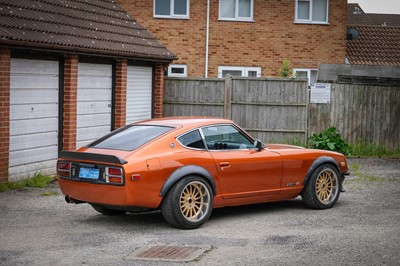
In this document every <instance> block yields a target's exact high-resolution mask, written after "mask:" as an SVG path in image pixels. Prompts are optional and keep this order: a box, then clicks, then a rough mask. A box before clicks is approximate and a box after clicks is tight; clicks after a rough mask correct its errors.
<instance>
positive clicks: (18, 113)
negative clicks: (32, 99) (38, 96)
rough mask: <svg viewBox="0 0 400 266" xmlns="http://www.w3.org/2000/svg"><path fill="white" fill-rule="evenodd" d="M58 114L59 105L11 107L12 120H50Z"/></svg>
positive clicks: (21, 105) (19, 105) (20, 105)
mask: <svg viewBox="0 0 400 266" xmlns="http://www.w3.org/2000/svg"><path fill="white" fill-rule="evenodd" d="M57 112H58V104H57V103H53V104H18V105H11V106H10V119H15V120H19V119H36V118H48V117H49V116H51V115H52V114H56V113H57Z"/></svg>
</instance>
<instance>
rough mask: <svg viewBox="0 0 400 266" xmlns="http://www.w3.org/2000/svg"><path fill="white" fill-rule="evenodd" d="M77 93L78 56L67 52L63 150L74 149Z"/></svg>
mask: <svg viewBox="0 0 400 266" xmlns="http://www.w3.org/2000/svg"><path fill="white" fill-rule="evenodd" d="M77 93H78V56H77V55H74V54H67V55H66V56H65V64H64V121H63V147H62V149H64V150H75V149H76V114H77V110H76V109H77Z"/></svg>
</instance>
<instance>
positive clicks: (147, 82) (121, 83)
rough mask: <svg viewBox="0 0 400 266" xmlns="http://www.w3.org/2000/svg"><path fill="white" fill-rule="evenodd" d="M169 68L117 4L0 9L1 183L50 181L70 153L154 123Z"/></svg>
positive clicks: (25, 4)
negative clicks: (128, 127) (129, 126)
mask: <svg viewBox="0 0 400 266" xmlns="http://www.w3.org/2000/svg"><path fill="white" fill-rule="evenodd" d="M175 58H176V56H175V55H174V54H173V53H172V52H170V51H169V50H168V49H167V48H166V47H165V46H164V45H162V44H160V43H159V42H158V41H157V40H156V39H155V38H154V36H153V35H151V34H150V33H149V32H148V31H147V30H146V29H145V28H143V27H142V26H141V25H140V24H139V23H138V22H137V21H136V20H135V19H134V18H133V17H131V16H130V15H128V14H127V12H126V11H125V10H124V9H123V8H121V7H120V6H119V5H118V4H116V3H115V1H111V0H109V1H86V2H84V1H73V0H67V1H61V0H53V1H46V0H37V1H8V0H1V1H0V110H1V112H0V117H1V121H0V139H1V142H0V182H7V181H18V180H21V179H25V178H27V177H31V176H33V175H34V174H35V173H37V172H38V171H41V172H42V173H43V174H52V173H54V172H55V160H56V158H57V157H58V153H59V151H60V150H62V149H67V150H71V149H75V148H77V147H80V146H83V145H85V144H86V143H89V142H91V141H92V140H94V139H96V138H98V137H100V136H102V135H104V134H106V133H108V132H110V131H111V130H113V129H115V128H118V127H121V126H124V125H125V124H126V123H130V122H133V121H136V120H141V119H146V118H151V117H160V116H162V100H163V80H164V69H165V68H166V67H167V65H168V64H169V63H170V62H171V61H172V60H174V59H175Z"/></svg>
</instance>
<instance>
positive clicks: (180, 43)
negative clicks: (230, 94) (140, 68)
mask: <svg viewBox="0 0 400 266" xmlns="http://www.w3.org/2000/svg"><path fill="white" fill-rule="evenodd" d="M118 3H120V4H121V5H122V6H123V7H124V8H125V9H126V10H127V11H128V12H129V13H130V14H132V15H133V16H134V17H135V18H136V19H137V20H138V22H139V23H140V24H142V25H143V26H144V27H145V28H147V29H148V30H149V31H150V32H151V33H153V34H154V35H155V36H156V37H157V38H158V40H159V41H161V42H162V43H164V44H165V45H166V46H167V47H168V48H169V49H171V50H172V51H173V52H175V53H176V54H177V55H178V57H179V59H178V60H177V61H174V62H173V63H181V64H187V65H188V75H189V76H191V77H200V76H204V66H205V45H206V40H205V36H206V9H207V1H206V0H196V1H194V0H192V1H190V19H189V20H185V19H160V18H153V1H152V0H118ZM210 3H211V4H210V40H209V75H208V76H209V77H217V75H218V73H217V72H218V66H223V65H225V66H256V67H261V68H262V69H261V71H262V76H264V77H268V76H276V75H277V70H278V69H279V68H281V66H282V61H283V60H285V59H288V60H290V62H291V67H295V68H317V67H318V64H319V63H333V64H336V63H337V64H341V63H343V62H344V58H345V51H346V40H345V37H346V16H347V1H346V0H330V1H329V25H313V24H295V23H293V22H294V18H295V14H294V13H295V1H294V0H280V1H279V0H263V1H261V0H254V20H255V22H231V21H218V0H210Z"/></svg>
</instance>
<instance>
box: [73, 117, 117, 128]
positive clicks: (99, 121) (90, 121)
mask: <svg viewBox="0 0 400 266" xmlns="http://www.w3.org/2000/svg"><path fill="white" fill-rule="evenodd" d="M102 125H107V126H108V125H110V126H111V123H110V115H109V114H108V113H105V114H98V115H96V116H93V115H79V116H78V119H77V127H78V128H80V127H94V126H102Z"/></svg>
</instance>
